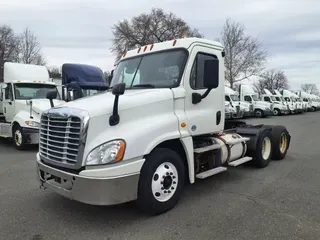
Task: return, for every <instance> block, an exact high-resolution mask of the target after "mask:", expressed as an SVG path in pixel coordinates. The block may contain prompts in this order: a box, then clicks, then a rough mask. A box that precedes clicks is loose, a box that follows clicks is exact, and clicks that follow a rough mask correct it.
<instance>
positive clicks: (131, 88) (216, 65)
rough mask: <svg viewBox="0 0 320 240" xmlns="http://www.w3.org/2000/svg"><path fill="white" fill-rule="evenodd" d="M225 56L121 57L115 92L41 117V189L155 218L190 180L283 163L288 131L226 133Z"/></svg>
mask: <svg viewBox="0 0 320 240" xmlns="http://www.w3.org/2000/svg"><path fill="white" fill-rule="evenodd" d="M224 56H225V53H224V49H223V46H222V45H221V44H220V43H218V42H215V41H211V40H206V39H199V38H184V39H175V40H172V41H166V42H161V43H156V44H150V45H147V46H143V47H141V48H138V49H134V50H131V51H128V52H126V53H124V54H123V56H122V58H121V59H120V61H119V63H118V65H117V67H116V69H115V71H114V75H113V78H112V81H111V85H110V89H109V91H107V92H105V93H101V94H97V95H94V96H90V97H87V98H80V99H78V100H76V101H71V102H68V103H65V104H64V105H62V106H59V107H54V108H51V109H49V110H47V111H45V112H44V113H43V114H42V116H41V130H40V137H41V138H44V139H46V141H45V142H40V144H39V152H38V154H37V156H36V158H37V159H36V161H37V176H38V180H39V185H40V187H43V188H48V189H50V190H52V191H54V192H56V193H58V194H60V195H62V196H65V197H67V198H70V199H74V200H76V201H79V202H83V203H87V204H93V205H114V204H119V203H123V202H128V201H132V200H136V203H137V206H138V207H139V208H140V209H141V210H143V211H145V212H147V213H150V214H153V215H154V214H161V213H164V212H166V211H168V210H170V209H172V208H173V207H174V206H175V205H176V204H177V203H178V201H179V198H180V196H181V194H182V192H183V189H184V186H185V183H186V182H189V183H191V184H193V183H194V182H195V181H197V180H201V179H204V178H208V177H210V176H213V175H215V174H218V173H221V172H224V171H226V170H228V168H230V167H236V166H238V165H241V164H243V163H251V164H253V165H254V166H256V167H258V168H264V167H266V166H267V165H268V164H269V163H270V159H276V160H280V159H283V158H285V156H286V153H287V150H288V148H289V144H290V139H291V136H290V134H289V132H288V131H287V129H286V128H285V127H284V126H270V125H268V126H266V125H263V124H259V125H256V126H251V125H246V124H245V123H243V122H241V121H238V120H234V121H233V123H232V126H235V125H238V126H237V127H235V128H232V129H230V128H228V126H230V124H229V123H228V122H225V92H224V91H225V88H224V83H225V77H224V71H225V67H224ZM125 73H126V74H125ZM136 73H139V75H137V74H136ZM173 73H174V74H173ZM128 74H130V75H131V78H130V79H126V80H125V79H124V77H125V76H128ZM124 80H125V81H124ZM50 97H54V96H53V95H51V96H50ZM51 127H57V128H59V134H56V132H54V131H52V130H51ZM58 139H59V140H58Z"/></svg>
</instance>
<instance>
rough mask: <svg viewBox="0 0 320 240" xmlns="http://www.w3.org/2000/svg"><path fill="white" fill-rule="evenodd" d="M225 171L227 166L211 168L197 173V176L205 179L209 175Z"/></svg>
mask: <svg viewBox="0 0 320 240" xmlns="http://www.w3.org/2000/svg"><path fill="white" fill-rule="evenodd" d="M224 171H227V168H226V167H216V168H213V169H210V170H208V171H205V172H202V173H198V174H197V175H196V178H199V179H205V178H207V177H211V176H213V175H216V174H218V173H221V172H224Z"/></svg>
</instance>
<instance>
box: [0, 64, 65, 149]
mask: <svg viewBox="0 0 320 240" xmlns="http://www.w3.org/2000/svg"><path fill="white" fill-rule="evenodd" d="M0 91H1V98H0V103H1V104H0V107H1V108H0V116H1V119H0V120H1V122H0V137H3V138H12V139H13V143H14V146H15V147H16V148H17V149H24V148H25V146H26V145H28V144H38V143H39V128H40V116H41V113H42V111H44V110H47V109H49V108H50V107H51V105H50V102H49V101H48V99H46V94H47V93H48V92H50V91H56V92H57V97H56V99H53V104H54V105H58V104H61V103H63V101H61V100H60V95H59V93H58V90H57V87H56V85H55V84H54V83H52V82H50V81H49V74H48V71H47V68H46V67H44V66H36V65H28V64H19V63H11V62H6V63H5V64H4V83H2V84H0Z"/></svg>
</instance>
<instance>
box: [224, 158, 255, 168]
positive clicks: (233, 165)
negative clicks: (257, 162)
mask: <svg viewBox="0 0 320 240" xmlns="http://www.w3.org/2000/svg"><path fill="white" fill-rule="evenodd" d="M251 160H252V157H243V158H239V159H238V160H235V161H232V162H229V164H228V166H231V167H237V166H239V165H241V164H243V163H246V162H249V161H251Z"/></svg>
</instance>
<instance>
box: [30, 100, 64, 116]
mask: <svg viewBox="0 0 320 240" xmlns="http://www.w3.org/2000/svg"><path fill="white" fill-rule="evenodd" d="M63 103H65V101H61V100H56V99H54V100H53V104H54V106H59V105H61V104H63ZM49 108H51V106H50V101H49V100H48V99H32V109H33V111H35V112H36V113H38V114H41V113H42V112H43V111H45V110H47V109H49Z"/></svg>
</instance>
